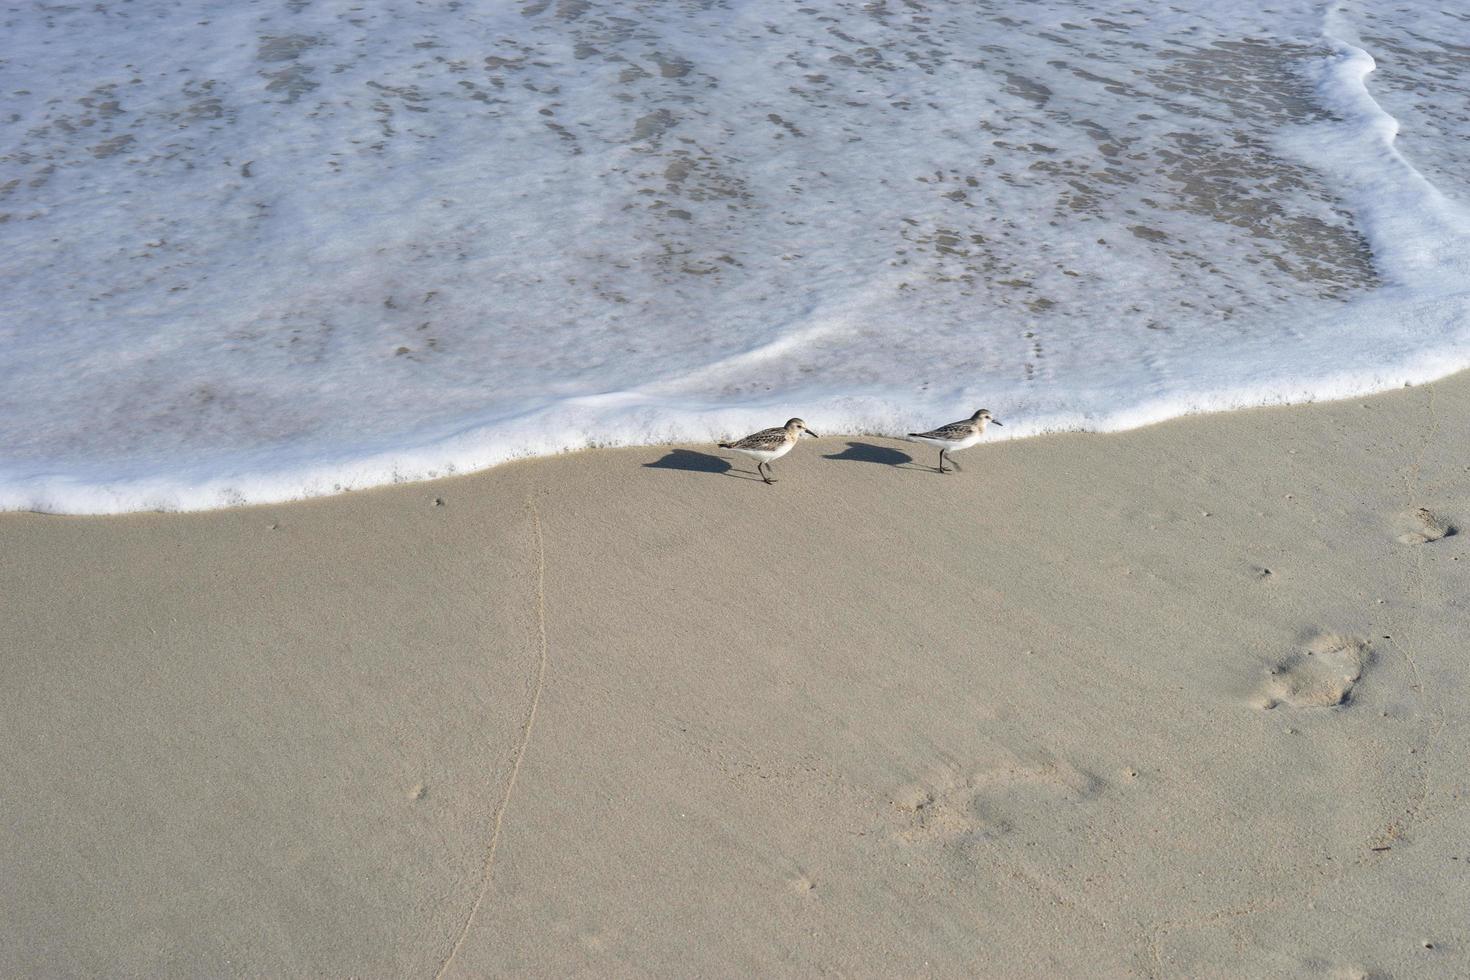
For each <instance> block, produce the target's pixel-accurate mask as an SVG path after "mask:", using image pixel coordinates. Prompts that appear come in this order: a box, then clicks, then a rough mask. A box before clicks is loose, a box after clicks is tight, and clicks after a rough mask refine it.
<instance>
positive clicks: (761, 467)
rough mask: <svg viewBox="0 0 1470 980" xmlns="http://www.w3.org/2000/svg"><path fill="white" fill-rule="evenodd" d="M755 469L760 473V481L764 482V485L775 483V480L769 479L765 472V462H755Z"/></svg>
mask: <svg viewBox="0 0 1470 980" xmlns="http://www.w3.org/2000/svg"><path fill="white" fill-rule="evenodd" d="M755 468H756V470H757V471H758V472H759V473H760V475H761V479H762V480H765V481H766V483H768V484H769V483H775V482H776V481H775V480H773V479H771V477H770V474H768V473H767V472H766V462H765V460H760V461H759V462H757V463H756V464H755Z"/></svg>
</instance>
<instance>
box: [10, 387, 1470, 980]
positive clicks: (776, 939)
mask: <svg viewBox="0 0 1470 980" xmlns="http://www.w3.org/2000/svg"><path fill="white" fill-rule="evenodd" d="M798 408H799V407H797V406H794V407H793V411H796V410H797V409H798ZM1466 418H1470V376H1464V375H1462V376H1458V377H1455V378H1452V379H1449V380H1447V381H1444V382H1441V383H1438V384H1435V385H1430V386H1422V387H1417V388H1412V389H1407V390H1401V391H1396V392H1392V393H1389V394H1386V395H1382V396H1377V397H1373V398H1368V399H1360V400H1353V401H1348V402H1340V403H1332V404H1322V405H1314V406H1304V407H1294V408H1283V409H1262V410H1253V411H1244V412H1236V413H1231V414H1226V415H1217V416H1206V417H1196V418H1186V419H1180V420H1176V421H1173V422H1169V423H1166V424H1162V425H1158V426H1153V427H1151V428H1147V429H1143V430H1138V431H1134V432H1128V433H1122V434H1115V435H1059V436H1049V437H1042V438H1037V439H1031V440H1025V441H1018V442H1014V443H1003V444H994V445H982V446H979V447H976V448H975V449H972V450H969V451H967V452H965V453H962V454H960V455H959V457H958V458H959V460H960V462H961V463H962V464H963V465H964V467H965V469H964V471H963V472H961V473H955V474H951V475H947V476H939V475H938V474H936V473H935V472H934V470H933V468H932V467H933V462H934V460H933V459H932V456H933V453H932V452H931V451H930V450H929V449H928V448H927V447H918V446H914V445H911V444H908V443H903V442H898V441H894V440H891V439H882V438H866V437H845V438H835V437H829V438H824V439H821V440H819V441H816V442H812V441H810V440H808V441H804V443H803V444H802V445H801V446H799V447H798V449H797V450H796V451H795V452H793V453H792V454H791V455H790V456H788V457H787V458H786V459H783V460H781V461H779V462H778V463H777V464H776V473H777V476H778V477H780V478H781V482H779V483H778V484H777V485H776V486H773V487H767V486H764V485H762V484H761V483H759V482H758V481H757V480H756V479H755V478H754V475H753V473H752V472H751V471H750V469H749V468H748V467H747V466H746V465H745V463H744V461H742V460H729V461H727V460H726V459H725V458H724V457H726V456H727V455H729V454H724V453H721V452H720V451H718V450H715V449H713V447H706V446H689V447H680V448H670V447H661V448H659V447H655V448H644V449H627V450H600V451H592V452H585V453H579V454H573V455H568V456H562V457H556V458H550V459H541V460H535V461H530V462H525V463H519V464H513V465H507V466H502V467H499V468H496V469H494V470H491V471H488V472H485V473H481V474H478V475H474V476H470V477H463V478H458V479H453V480H445V481H439V482H434V483H422V484H411V485H404V486H399V487H393V488H387V489H383V490H376V491H371V492H364V493H355V494H350V495H344V496H340V497H335V498H331V499H324V500H316V501H308V502H304V503H299V504H291V505H286V506H271V507H254V508H244V509H238V510H229V511H216V512H210V513H200V514H182V515H134V516H128V517H121V518H60V517H50V516H41V515H24V514H0V555H3V560H0V594H3V595H4V596H5V602H4V606H3V630H0V691H3V692H4V694H3V697H4V699H5V700H4V709H5V710H4V711H3V712H0V768H3V771H4V772H5V773H6V774H7V778H6V791H5V792H4V793H3V794H0V935H3V936H4V937H5V941H4V942H3V943H0V974H4V975H7V976H20V975H33V976H101V975H107V976H144V975H146V976H199V975H214V976H228V975H239V976H246V975H249V976H254V975H298V976H299V975H330V976H342V975H358V976H421V977H429V976H434V975H436V974H437V973H440V972H442V973H443V974H445V975H447V976H477V975H500V976H505V975H536V976H566V975H618V976H626V975H638V974H656V975H668V976H674V975H678V976H691V975H709V976H733V975H756V974H766V975H769V974H788V975H807V974H817V973H835V974H844V975H849V976H873V975H896V974H905V975H936V976H958V975H982V976H994V977H1024V976H1037V977H1041V976H1056V975H1059V974H1069V975H1090V976H1098V975H1102V976H1186V975H1188V976H1240V975H1250V976H1332V977H1338V976H1449V975H1455V974H1463V973H1464V972H1466V971H1467V970H1470V929H1467V926H1466V919H1465V917H1464V911H1463V910H1464V909H1465V908H1467V907H1470V844H1467V841H1470V810H1467V806H1466V803H1467V794H1470V775H1467V773H1470V764H1467V763H1470V695H1467V694H1466V693H1465V692H1466V691H1467V689H1470V684H1467V682H1470V676H1467V675H1470V664H1467V660H1466V657H1465V636H1466V635H1467V629H1466V627H1467V625H1470V613H1467V596H1470V588H1467V585H1470V583H1467V576H1470V547H1467V542H1470V535H1467V534H1464V533H1454V532H1455V531H1457V530H1459V528H1461V527H1464V526H1466V525H1470V456H1467V454H1466V451H1465V447H1466V440H1465V419H1466ZM774 421H779V420H774ZM810 421H811V422H812V424H813V426H814V427H816V428H817V430H818V431H822V426H821V420H820V419H818V418H812V419H811V420H810ZM940 421H945V420H942V419H927V420H916V422H921V423H937V422H940ZM732 464H733V465H732Z"/></svg>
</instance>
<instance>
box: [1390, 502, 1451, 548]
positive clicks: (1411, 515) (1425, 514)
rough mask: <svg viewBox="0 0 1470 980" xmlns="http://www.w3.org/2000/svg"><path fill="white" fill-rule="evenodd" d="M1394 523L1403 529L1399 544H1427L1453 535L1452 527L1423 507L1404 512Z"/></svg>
mask: <svg viewBox="0 0 1470 980" xmlns="http://www.w3.org/2000/svg"><path fill="white" fill-rule="evenodd" d="M1395 523H1396V524H1397V525H1398V526H1399V527H1401V528H1403V529H1404V532H1403V533H1402V534H1400V535H1399V537H1398V541H1399V544H1428V543H1429V542H1431V541H1438V540H1439V539H1440V538H1448V537H1450V536H1451V535H1453V534H1454V533H1455V528H1454V526H1453V525H1451V524H1450V523H1449V522H1448V521H1445V520H1444V519H1443V518H1441V517H1439V516H1437V515H1436V514H1434V513H1433V512H1432V511H1430V510H1429V509H1428V508H1425V507H1420V508H1418V509H1417V510H1408V511H1404V512H1403V513H1402V514H1399V515H1398V518H1397V520H1396V521H1395Z"/></svg>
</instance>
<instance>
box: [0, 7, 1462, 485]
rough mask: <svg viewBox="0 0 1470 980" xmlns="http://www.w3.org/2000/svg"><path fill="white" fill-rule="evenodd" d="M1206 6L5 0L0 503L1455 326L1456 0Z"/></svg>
mask: <svg viewBox="0 0 1470 980" xmlns="http://www.w3.org/2000/svg"><path fill="white" fill-rule="evenodd" d="M1226 6H1227V5H1221V4H1213V3H1206V2H1202V0H1188V2H1181V3H1173V4H1170V5H1168V6H1167V7H1160V6H1157V5H1143V4H1139V5H1136V6H1134V7H1128V6H1127V5H1126V4H1114V3H1100V2H1061V0H1043V2H1036V3H1017V2H983V0H982V2H967V3H933V2H919V0H872V2H824V3H821V4H816V3H813V4H810V5H801V4H800V3H777V2H774V0H769V2H737V0H727V2H715V0H708V2H701V0H688V2H673V0H656V2H655V0H644V2H639V0H620V2H591V0H528V2H520V3H503V4H485V5H479V4H468V3H456V2H448V3H444V4H437V5H425V4H418V3H397V2H387V3H379V4H371V5H368V4H363V5H351V4H346V3H338V2H325V0H287V2H273V0H272V2H267V0H260V2H253V3H251V2H231V3H204V4H188V5H184V4H177V3H171V2H166V0H136V2H133V3H129V4H121V5H80V4H78V5H65V4H58V5H42V4H13V5H10V6H8V7H6V8H5V10H4V14H3V19H0V30H3V32H4V36H5V37H6V38H7V41H6V42H5V43H4V47H5V51H4V58H3V60H0V87H3V91H4V92H5V93H6V107H5V109H4V111H3V113H0V134H3V142H0V239H3V245H4V248H3V254H0V281H3V285H4V288H5V294H6V303H5V304H4V309H3V310H0V507H10V508H17V507H31V508H38V509H48V510H67V511H83V512H87V511H93V512H96V511H113V510H130V509H140V508H180V507H184V508H194V507H209V506H219V505H222V504H229V503H239V502H244V501H263V500H279V499H288V498H291V497H299V496H307V495H312V494H317V493H324V492H331V491H333V490H337V489H343V488H349V487H357V486H367V485H372V484H374V483H382V482H388V481H392V480H398V479H408V478H416V477H422V476H429V475H437V474H441V473H446V472H454V471H456V470H458V471H462V470H465V469H469V468H474V467H478V466H484V465H488V464H490V463H493V462H496V461H499V460H503V459H507V458H511V457H514V456H520V455H527V454H536V453H544V452H555V451H559V450H562V449H566V448H574V447H578V446H585V445H597V444H609V443H630V442H633V443H636V442H656V441H662V440H670V439H709V438H713V437H716V436H727V435H730V434H734V433H737V432H739V431H741V430H745V429H748V428H751V427H755V426H759V425H763V424H770V423H772V422H773V421H775V422H779V421H781V420H782V419H784V418H786V417H787V416H789V415H792V414H801V415H803V417H805V418H807V419H808V420H810V421H811V422H812V424H813V425H814V426H816V427H817V428H818V429H819V431H823V432H824V433H825V432H826V431H828V430H830V431H833V432H840V431H844V430H846V431H860V430H879V431H884V430H890V429H891V430H897V431H907V430H908V429H910V428H912V427H913V426H914V425H916V424H936V423H938V422H942V421H947V420H948V419H950V418H952V417H959V416H960V415H966V414H968V413H969V412H970V411H973V410H974V408H976V407H978V406H980V405H985V406H987V407H990V408H991V409H992V410H994V411H995V412H996V414H997V415H999V416H1001V417H1002V418H1005V419H1007V420H1008V423H1009V425H1008V428H1007V432H1009V433H1015V434H1021V435H1024V434H1027V433H1031V432H1037V431H1044V430H1047V429H1056V428H1099V429H1105V428H1117V427H1120V426H1126V425H1135V424H1141V423H1144V422H1148V421H1154V420H1156V419H1159V418H1164V417H1168V416H1170V415H1175V414H1180V413H1182V412H1186V411H1194V410H1202V409H1210V408H1226V407H1233V406H1238V405H1248V404H1261V403H1265V402H1273V401H1283V400H1292V399H1304V398H1312V397H1329V396H1332V395H1345V394H1352V393H1356V392H1360V391H1367V390H1372V389H1375V388H1382V387H1387V386H1392V385H1397V384H1401V383H1404V382H1405V381H1415V380H1424V379H1427V378H1431V377H1435V376H1438V375H1442V374H1444V373H1448V372H1449V371H1452V370H1455V369H1457V368H1459V367H1462V366H1465V365H1466V364H1470V325H1467V317H1466V313H1467V310H1470V303H1467V299H1466V287H1465V286H1464V285H1463V283H1465V282H1466V281H1470V280H1466V278H1465V276H1464V273H1465V271H1466V270H1465V268H1464V266H1463V262H1464V260H1462V259H1459V258H1457V256H1459V255H1464V254H1466V252H1465V249H1464V247H1463V246H1464V245H1465V244H1466V238H1467V236H1470V220H1466V218H1465V215H1464V212H1463V211H1462V210H1461V208H1460V206H1459V205H1458V204H1457V203H1456V202H1457V201H1463V200H1465V198H1466V193H1467V190H1466V178H1467V173H1466V170H1465V166H1466V165H1465V163H1464V154H1463V152H1461V149H1460V147H1461V146H1463V142H1464V139H1465V137H1466V136H1467V135H1470V118H1467V110H1466V104H1467V103H1466V95H1467V84H1466V82H1465V81H1464V79H1465V77H1466V73H1465V72H1464V70H1463V69H1464V66H1465V63H1466V60H1467V53H1470V18H1467V17H1464V16H1460V15H1456V14H1451V13H1445V12H1426V11H1423V10H1420V9H1418V7H1417V6H1415V5H1411V4H1407V3H1404V4H1398V5H1390V6H1387V7H1385V6H1375V7H1372V8H1368V7H1364V6H1360V5H1358V4H1340V5H1335V6H1333V7H1331V8H1329V9H1325V10H1324V8H1322V7H1320V6H1318V5H1316V4H1288V5H1283V6H1281V7H1280V8H1276V7H1273V8H1271V9H1269V10H1259V11H1246V12H1244V13H1242V12H1241V11H1240V10H1238V9H1230V10H1225V9H1221V8H1224V7H1226ZM1358 49H1364V50H1366V51H1367V52H1369V53H1370V54H1372V55H1373V56H1374V57H1375V58H1378V59H1380V61H1379V64H1380V67H1379V70H1378V71H1375V72H1373V73H1371V74H1367V75H1366V77H1364V73H1365V71H1366V62H1365V61H1364V60H1363V59H1364V57H1365V56H1363V55H1362V53H1361V51H1359V50H1358ZM1365 85H1366V88H1365V87H1364V86H1365ZM1395 121H1396V123H1397V126H1396V127H1395V125H1394V123H1395ZM1395 130H1396V131H1395Z"/></svg>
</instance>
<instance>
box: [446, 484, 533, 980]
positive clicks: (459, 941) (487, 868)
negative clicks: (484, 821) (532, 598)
mask: <svg viewBox="0 0 1470 980" xmlns="http://www.w3.org/2000/svg"><path fill="white" fill-rule="evenodd" d="M526 509H527V510H528V511H530V513H531V532H532V535H533V537H534V539H535V541H536V603H535V605H536V646H537V659H536V680H535V683H534V684H533V685H532V687H531V703H530V705H529V707H528V708H527V709H526V720H525V722H524V723H523V724H522V725H521V737H520V739H519V740H518V741H517V743H516V749H515V763H514V764H513V765H512V766H511V769H510V777H509V778H508V779H506V781H505V793H504V794H503V795H502V796H501V798H500V803H499V804H498V805H497V806H496V807H495V817H494V819H493V820H492V822H491V830H490V843H489V844H488V845H487V846H486V848H485V864H484V867H483V868H482V869H481V871H480V889H479V892H478V893H477V894H476V895H475V902H474V904H473V905H471V906H470V911H469V914H468V915H466V916H465V919H464V923H463V924H462V925H461V926H460V927H459V934H458V935H457V936H455V937H454V945H453V946H451V947H450V948H449V955H448V956H446V957H444V962H442V963H440V964H439V970H438V972H436V973H435V974H434V980H440V978H441V977H443V976H444V974H445V973H446V972H448V970H449V966H450V964H451V963H453V962H454V957H455V955H456V954H458V953H459V949H460V947H461V946H463V945H464V941H465V939H466V938H467V937H468V936H469V934H470V926H471V925H473V924H474V922H475V916H476V915H478V914H479V912H480V906H481V905H483V904H485V896H486V895H488V894H489V893H490V881H491V874H492V872H493V871H494V869H495V849H496V848H497V847H498V846H499V845H500V826H501V824H502V823H503V822H504V820H505V811H506V810H507V809H508V808H509V807H510V798H511V796H512V795H514V793H515V790H516V779H517V777H519V776H520V774H521V763H522V762H524V761H525V758H526V747H527V746H528V745H530V744H531V730H532V729H533V728H535V727H536V709H537V708H539V707H540V706H541V689H542V686H543V685H544V683H545V681H546V660H547V650H546V547H545V545H544V543H543V540H542V536H541V512H540V511H539V510H537V508H536V500H535V498H534V497H527V498H526Z"/></svg>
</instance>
